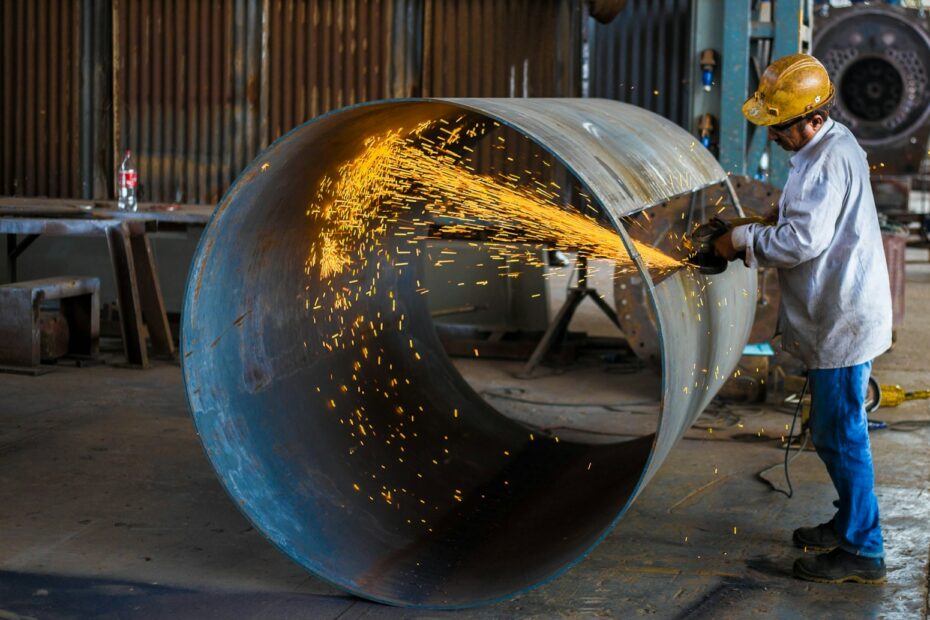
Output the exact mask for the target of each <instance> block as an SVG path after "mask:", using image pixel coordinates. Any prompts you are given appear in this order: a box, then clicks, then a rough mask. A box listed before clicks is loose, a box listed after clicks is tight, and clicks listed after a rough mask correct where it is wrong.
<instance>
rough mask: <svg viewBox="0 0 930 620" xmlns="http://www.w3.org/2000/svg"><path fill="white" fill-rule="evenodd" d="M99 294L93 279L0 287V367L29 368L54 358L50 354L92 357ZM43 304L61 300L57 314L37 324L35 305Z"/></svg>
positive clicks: (39, 316) (71, 278)
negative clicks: (69, 353)
mask: <svg viewBox="0 0 930 620" xmlns="http://www.w3.org/2000/svg"><path fill="white" fill-rule="evenodd" d="M99 291H100V280H99V279H97V278H90V277H80V276H59V277H55V278H42V279H39V280H30V281H27V282H15V283H12V284H4V285H0V317H2V320H0V365H2V366H5V367H12V368H20V369H35V368H36V367H38V365H39V362H40V361H41V360H42V359H44V358H47V357H60V355H51V353H59V352H62V350H63V351H64V352H71V353H76V354H81V355H87V356H90V355H94V354H96V352H97V343H98V339H99V333H100V316H99V315H100V313H99V308H100V300H99ZM48 300H61V313H60V314H56V315H55V317H56V318H55V319H54V320H50V321H45V325H43V316H42V313H41V312H40V307H41V305H42V303H43V302H45V301H48ZM69 335H70V336H71V337H70V338H69ZM45 353H49V355H45Z"/></svg>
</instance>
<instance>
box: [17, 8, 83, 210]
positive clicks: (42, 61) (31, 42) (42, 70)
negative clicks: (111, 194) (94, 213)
mask: <svg viewBox="0 0 930 620" xmlns="http://www.w3.org/2000/svg"><path fill="white" fill-rule="evenodd" d="M80 18H81V11H80V4H79V3H78V2H73V1H72V0H44V1H42V2H36V1H35V0H3V2H0V33H2V37H3V40H2V42H0V45H2V49H3V58H2V60H0V88H2V91H3V92H2V94H0V144H2V163H0V194H24V195H29V196H56V197H57V196H67V197H77V196H80V192H81V180H80V131H79V126H80V125H79V108H80V95H81V92H80V45H81V40H80V39H81V31H80V27H81V19H80Z"/></svg>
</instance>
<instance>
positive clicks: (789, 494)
mask: <svg viewBox="0 0 930 620" xmlns="http://www.w3.org/2000/svg"><path fill="white" fill-rule="evenodd" d="M808 381H809V379H804V387H803V388H801V394H800V395H799V396H798V404H797V406H796V407H795V408H794V417H793V418H791V430H790V431H789V432H788V438H787V439H786V440H785V461H784V463H785V480H786V481H787V482H788V490H787V491H785V490H784V489H779V488H778V487H777V486H775V485H774V484H772V482H771V481H770V480H768V479H767V478H765V474H767V473H768V472H770V471H772V470H773V469H775V468H776V467H778V464H777V463H776V464H775V465H772V466H771V467H767V468H765V469H763V470H762V471H760V472H759V473H758V474H756V477H757V478H758V479H759V480H761V481H762V482H764V483H765V484H767V485H769V486H770V487H771V488H772V490H773V491H778V492H779V493H781V494H782V495H784V496H785V497H787V498H788V499H791V498H792V497H793V496H794V486H793V485H792V484H791V476H790V475H789V473H788V465H789V464H790V463H791V461H793V460H794V459H796V458H798V456H799V455H800V454H801V453H802V452H804V448H806V447H807V440H808V438H809V435H805V436H804V441H803V442H802V443H801V446H800V447H799V448H798V451H797V454H795V455H794V456H793V457H791V458H790V459H789V458H788V456H789V454H790V453H791V438H792V437H794V427H795V425H796V424H797V421H798V416H799V415H800V414H801V407H802V406H803V405H804V395H805V394H806V393H807V383H808Z"/></svg>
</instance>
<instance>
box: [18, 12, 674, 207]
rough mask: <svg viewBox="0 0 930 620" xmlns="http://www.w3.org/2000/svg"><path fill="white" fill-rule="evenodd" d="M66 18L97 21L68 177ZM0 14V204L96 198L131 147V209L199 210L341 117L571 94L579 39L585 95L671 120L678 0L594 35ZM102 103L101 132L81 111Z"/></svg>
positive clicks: (455, 18) (282, 15)
mask: <svg viewBox="0 0 930 620" xmlns="http://www.w3.org/2000/svg"><path fill="white" fill-rule="evenodd" d="M82 6H84V7H85V8H87V7H90V6H94V7H96V8H95V9H94V11H91V12H88V11H85V15H84V19H85V20H86V19H87V15H94V16H95V17H94V18H95V19H97V20H99V19H100V18H101V15H102V16H103V18H104V19H105V18H106V16H107V15H111V16H112V24H111V26H112V37H109V36H108V34H106V33H104V34H103V35H99V33H97V30H101V31H102V29H99V28H97V26H99V24H97V23H95V24H94V26H93V28H94V30H93V32H94V33H97V35H95V36H94V37H90V38H88V41H87V42H86V43H88V45H90V46H91V47H93V49H91V50H89V51H88V50H87V49H84V52H85V56H87V54H88V53H91V54H93V56H94V58H93V63H94V64H92V65H88V63H85V67H87V66H93V68H94V71H95V73H96V74H98V75H97V78H95V79H97V83H95V89H94V90H93V93H92V95H93V96H92V97H87V101H85V103H84V107H85V108H88V110H85V112H87V113H86V114H84V116H83V118H85V120H87V124H88V128H89V129H88V130H87V132H88V133H92V134H93V136H91V137H85V138H84V140H85V142H88V141H92V142H93V149H85V151H87V152H86V153H84V157H83V163H84V168H86V169H85V170H83V171H82V169H81V163H82V160H81V152H80V147H81V139H82V137H81V135H80V131H79V120H80V118H82V116H81V110H82V108H81V105H80V103H81V102H80V95H81V92H80V89H81V84H80V81H79V77H80V67H81V51H82V47H81V41H80V36H81V21H82V13H81V10H80V9H81V7H82ZM0 15H2V17H0V19H2V20H3V21H2V33H3V43H2V45H3V50H4V55H3V61H2V75H0V84H2V86H3V91H4V92H3V95H2V101H0V106H2V112H3V116H2V121H0V144H2V149H3V150H2V153H3V162H2V169H0V175H2V176H0V193H3V194H20V195H51V196H69V197H77V196H80V195H81V185H80V184H81V178H80V175H81V174H82V172H83V174H84V176H85V177H87V178H86V179H85V183H84V185H85V187H84V190H83V191H84V193H85V194H87V195H89V194H90V192H91V191H93V193H94V195H95V196H96V197H98V198H102V197H106V194H110V193H111V192H112V188H109V187H107V186H108V185H109V184H112V170H113V169H115V167H116V165H117V164H118V160H119V158H120V156H121V154H122V151H123V150H124V149H126V148H131V149H132V150H133V153H134V155H135V158H136V166H137V168H138V169H139V172H140V180H141V182H142V187H141V199H142V200H146V201H178V202H187V203H215V202H216V201H217V200H218V199H219V198H220V197H221V195H222V193H223V192H224V191H225V190H226V188H227V187H228V186H229V184H230V183H231V182H232V180H233V179H234V178H235V176H236V175H237V174H238V173H239V171H240V170H242V169H243V168H244V167H245V166H246V165H247V164H248V162H249V161H251V160H252V159H253V158H254V157H255V155H256V154H257V153H258V152H259V151H260V150H261V149H262V148H263V147H264V146H267V144H269V143H270V142H271V141H272V140H274V139H275V138H277V137H278V136H280V135H282V134H283V133H285V132H287V131H288V130H290V129H291V128H293V127H294V126H296V125H299V124H300V123H302V122H304V121H306V120H308V119H310V118H312V117H314V116H316V115H318V114H321V113H324V112H327V111H329V110H332V109H336V108H339V107H342V106H345V105H350V104H353V103H357V102H360V101H367V100H372V99H380V98H385V97H409V96H484V97H488V96H493V97H506V96H517V97H520V96H531V97H545V96H562V97H566V96H579V95H581V94H582V93H581V88H582V76H581V71H582V62H581V60H582V59H581V54H582V50H583V39H582V36H583V30H584V28H583V27H587V29H588V34H589V36H590V41H591V57H590V69H591V74H590V94H591V96H598V97H609V98H615V99H620V100H622V101H629V102H631V103H635V104H637V105H641V106H644V107H647V108H649V109H652V110H654V111H656V112H658V113H659V114H662V115H664V116H666V117H668V118H671V119H673V120H675V121H677V122H679V123H681V124H683V125H686V124H687V119H686V115H687V98H686V94H687V90H688V89H686V88H683V87H682V86H683V81H684V80H686V79H687V78H688V74H689V71H688V66H687V65H688V47H689V45H688V39H689V21H690V0H629V2H628V3H627V7H626V8H625V9H624V11H623V12H622V13H621V14H620V16H619V17H618V18H617V19H616V20H614V22H612V23H611V24H608V25H601V24H597V23H595V22H594V21H593V20H589V22H590V23H587V24H585V23H584V22H583V20H585V17H584V10H583V2H582V0H511V1H506V2H505V1H500V0H371V1H366V0H112V5H111V3H110V0H83V2H72V1H69V0H43V1H42V2H33V1H29V0H5V1H4V2H3V3H2V9H0ZM85 30H86V29H85ZM91 39H93V40H91ZM88 45H85V46H84V47H85V48H87V47H88ZM101 59H103V61H109V60H112V67H110V66H106V67H103V66H100V64H101ZM85 60H88V59H87V58H85ZM110 69H112V92H104V91H103V89H100V88H99V75H107V76H109V75H110V72H109V71H110ZM106 79H109V78H106ZM655 91H658V93H659V94H658V95H656V94H654V92H655ZM85 94H86V93H85ZM91 106H93V108H94V109H93V111H91V110H90V108H91ZM111 107H112V113H111V114H112V117H111V118H112V123H113V127H112V130H111V129H110V128H109V127H108V126H107V127H104V126H103V124H102V122H101V120H100V118H99V117H100V113H98V112H97V111H98V110H104V112H103V114H106V113H107V112H106V111H107V110H109V109H110V108H111ZM91 112H93V113H94V114H91ZM107 136H111V138H112V139H111V140H110V141H111V144H109V145H107V144H106V143H107ZM100 142H103V146H102V147H101V145H100V144H99V143H100ZM88 144H89V143H88ZM88 144H84V146H88ZM101 154H102V156H101ZM107 157H112V159H113V161H111V162H107V161H105V160H106V158H107ZM518 163H519V162H518ZM507 167H508V165H507V164H504V165H503V168H507ZM91 188H92V190H91Z"/></svg>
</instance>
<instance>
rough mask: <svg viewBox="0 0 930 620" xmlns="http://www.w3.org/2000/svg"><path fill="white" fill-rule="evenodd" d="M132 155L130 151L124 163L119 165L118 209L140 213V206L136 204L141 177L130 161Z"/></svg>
mask: <svg viewBox="0 0 930 620" xmlns="http://www.w3.org/2000/svg"><path fill="white" fill-rule="evenodd" d="M131 157H132V153H131V152H130V151H129V149H127V150H126V154H125V155H124V156H123V163H121V164H120V165H119V170H117V171H116V191H117V196H116V207H117V208H118V209H124V210H126V211H138V210H139V205H138V203H137V202H136V186H137V185H139V175H138V173H137V172H136V170H135V168H132V167H131V166H132V164H131V162H130V161H129V160H130V158H131Z"/></svg>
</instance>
